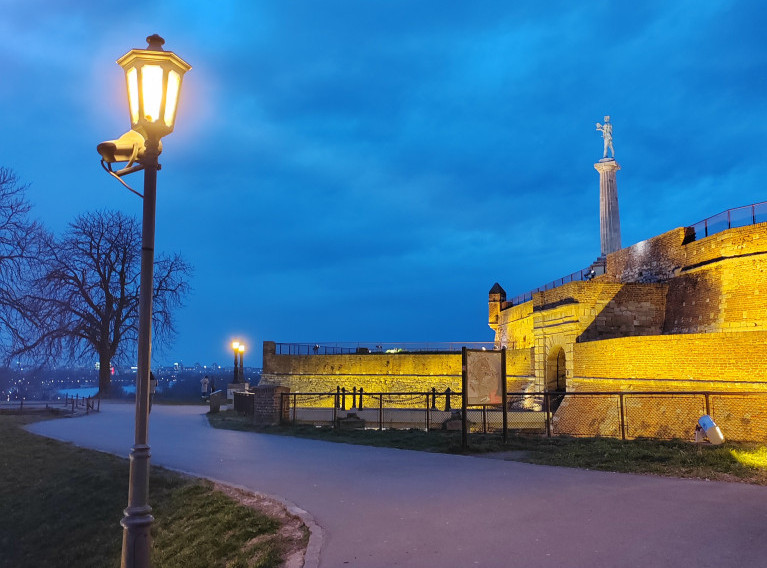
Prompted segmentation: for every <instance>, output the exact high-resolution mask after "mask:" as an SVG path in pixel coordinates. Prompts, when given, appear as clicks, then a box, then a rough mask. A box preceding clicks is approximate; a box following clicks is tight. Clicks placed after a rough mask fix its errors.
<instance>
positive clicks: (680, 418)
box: [281, 387, 767, 441]
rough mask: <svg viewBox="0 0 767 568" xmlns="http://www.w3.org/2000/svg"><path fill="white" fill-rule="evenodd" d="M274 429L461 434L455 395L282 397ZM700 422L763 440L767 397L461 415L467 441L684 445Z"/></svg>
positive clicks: (607, 397)
mask: <svg viewBox="0 0 767 568" xmlns="http://www.w3.org/2000/svg"><path fill="white" fill-rule="evenodd" d="M282 397H283V399H282V405H281V408H282V421H283V422H284V423H288V424H294V425H296V424H314V425H324V426H332V427H336V428H373V429H379V430H382V429H384V428H386V429H413V428H415V429H421V430H427V431H428V430H459V431H460V430H462V428H463V418H464V415H463V412H462V396H461V392H458V391H451V390H450V389H447V390H445V391H436V390H435V389H432V390H431V391H423V392H390V393H381V392H370V393H369V392H365V391H364V390H363V389H361V388H360V389H357V388H352V389H351V390H347V389H345V388H340V387H339V388H338V389H336V391H334V392H327V393H298V392H295V393H285V394H283V395H282ZM704 414H708V415H710V416H711V417H712V419H713V420H714V421H715V422H716V424H717V425H718V426H719V427H720V429H721V430H722V432H723V433H724V435H725V437H726V438H727V439H729V440H734V441H765V440H767V392H739V393H738V392H577V393H573V392H544V393H526V392H517V393H509V394H507V397H506V405H505V408H504V405H476V406H467V407H466V415H465V416H466V430H467V433H488V434H492V433H497V434H501V435H503V434H504V433H509V432H512V433H515V434H522V435H524V434H528V435H540V436H578V437H600V436H601V437H611V438H621V439H636V438H656V439H674V438H679V439H691V438H693V436H694V430H695V425H696V423H697V421H698V419H699V418H700V417H701V416H703V415H704Z"/></svg>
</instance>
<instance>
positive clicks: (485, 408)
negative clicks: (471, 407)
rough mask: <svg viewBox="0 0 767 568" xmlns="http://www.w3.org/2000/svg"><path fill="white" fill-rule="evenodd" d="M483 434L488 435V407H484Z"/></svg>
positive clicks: (484, 405)
mask: <svg viewBox="0 0 767 568" xmlns="http://www.w3.org/2000/svg"><path fill="white" fill-rule="evenodd" d="M482 433H483V434H487V405H486V404H483V405H482Z"/></svg>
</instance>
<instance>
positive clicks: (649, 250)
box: [597, 227, 689, 283]
mask: <svg viewBox="0 0 767 568" xmlns="http://www.w3.org/2000/svg"><path fill="white" fill-rule="evenodd" d="M687 232H688V230H687V229H685V228H683V227H679V228H677V229H674V230H672V231H668V232H667V233H663V234H662V235H658V236H656V237H652V238H651V239H647V240H646V241H641V242H639V243H636V244H635V245H632V246H630V247H626V248H624V249H621V250H619V251H616V252H614V253H612V254H609V255H607V266H606V269H605V275H604V276H600V277H598V278H597V280H602V279H605V280H608V281H613V282H640V283H642V282H647V283H649V282H662V281H664V280H667V279H669V278H671V277H673V276H674V274H675V272H676V270H678V269H679V268H681V267H682V266H685V265H686V263H687V262H686V255H687V251H686V249H685V247H684V244H683V243H684V242H685V236H686V235H687ZM688 239H689V237H688Z"/></svg>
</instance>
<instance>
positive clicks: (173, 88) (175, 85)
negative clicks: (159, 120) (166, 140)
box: [164, 71, 181, 127]
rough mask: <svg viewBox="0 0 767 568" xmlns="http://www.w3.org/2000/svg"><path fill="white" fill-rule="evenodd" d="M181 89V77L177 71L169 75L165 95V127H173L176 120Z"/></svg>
mask: <svg viewBox="0 0 767 568" xmlns="http://www.w3.org/2000/svg"><path fill="white" fill-rule="evenodd" d="M180 89H181V75H179V74H178V73H177V72H176V71H171V72H170V73H168V90H167V92H166V94H165V117H164V119H165V126H168V127H172V126H173V121H174V120H175V119H176V106H177V105H178V92H179V90H180Z"/></svg>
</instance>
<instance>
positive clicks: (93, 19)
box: [0, 0, 767, 365]
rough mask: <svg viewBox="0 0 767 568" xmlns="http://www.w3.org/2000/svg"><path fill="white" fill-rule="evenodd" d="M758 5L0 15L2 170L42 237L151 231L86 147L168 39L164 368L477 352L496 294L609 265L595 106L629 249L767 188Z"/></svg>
mask: <svg viewBox="0 0 767 568" xmlns="http://www.w3.org/2000/svg"><path fill="white" fill-rule="evenodd" d="M766 15H767V6H765V4H764V3H762V2H758V1H753V2H747V1H744V2H737V1H728V0H705V1H701V0H646V1H644V0H643V1H641V2H622V1H607V0H605V1H589V0H583V1H581V2H573V1H564V0H553V1H551V0H550V1H548V2H540V1H532V0H530V1H528V0H520V1H514V2H511V1H508V0H492V1H491V0H474V1H472V2H458V1H445V0H385V1H384V0H323V1H321V2H320V1H317V0H302V1H299V0H259V1H253V0H251V1H231V0H219V1H217V2H210V1H200V0H183V1H175V0H174V1H165V0H163V1H151V2H150V1H141V0H138V1H134V2H130V3H127V4H126V3H125V2H116V1H113V0H103V1H101V2H86V1H82V0H81V1H74V0H55V1H54V0H44V1H43V0H0V109H2V110H1V111H0V112H2V120H1V121H0V125H1V126H0V128H1V129H2V130H1V132H2V136H0V165H2V166H5V167H9V168H12V169H14V170H15V171H16V173H17V174H18V176H19V177H20V178H21V179H22V180H23V181H24V182H26V183H29V184H30V190H29V199H30V200H31V201H32V202H33V204H34V206H35V209H34V211H35V215H36V216H37V217H38V218H39V219H41V220H42V221H43V222H44V223H45V224H46V225H47V226H48V227H49V228H50V229H51V230H53V231H55V232H57V233H60V232H61V231H63V230H64V229H65V228H66V225H67V223H68V222H70V221H71V220H72V219H73V218H74V217H75V215H77V214H78V213H81V212H83V211H86V210H94V209H103V208H115V209H119V210H121V211H123V212H125V213H129V214H133V215H136V216H140V214H141V202H140V200H139V199H138V198H137V197H135V196H133V195H132V194H130V193H129V192H128V191H127V190H125V189H123V188H122V187H121V186H120V185H119V184H118V183H117V182H116V181H114V180H113V179H111V178H110V177H109V176H107V175H106V174H105V173H104V172H103V171H102V170H101V167H100V165H99V160H98V155H97V153H96V150H95V148H96V145H97V144H98V143H99V142H101V141H103V140H106V139H110V138H116V137H117V136H119V135H120V134H122V133H123V132H124V131H125V130H127V128H128V127H129V122H128V110H127V103H126V96H125V93H124V86H123V76H122V71H121V70H120V68H119V67H118V66H117V64H116V63H115V60H116V59H117V58H118V57H120V56H121V55H123V54H124V53H125V52H126V51H128V50H129V49H131V48H134V47H138V48H144V47H146V41H145V39H144V38H145V37H146V36H148V35H150V34H153V33H158V34H160V35H162V36H163V37H164V38H165V39H166V44H165V47H166V49H168V50H172V51H174V52H175V53H177V54H178V55H179V56H181V57H182V58H184V59H185V60H186V61H188V62H189V63H190V64H191V65H192V66H193V69H192V71H190V72H189V73H188V74H187V76H186V78H185V80H184V87H183V91H182V94H181V104H180V110H179V114H178V121H177V127H176V131H175V132H174V133H173V134H171V135H170V136H168V137H167V138H166V139H165V140H164V153H163V154H162V156H161V157H160V161H161V163H162V165H163V169H162V171H161V172H160V174H159V178H158V204H157V240H156V246H157V250H158V251H166V252H171V251H178V252H181V253H182V254H183V255H184V257H185V258H186V259H187V260H188V261H189V262H190V263H191V264H193V265H194V267H195V274H194V277H193V280H192V286H193V293H192V294H191V295H190V296H189V297H188V300H187V304H186V307H185V308H183V309H182V310H181V311H180V312H179V314H178V320H177V323H178V336H177V338H176V341H175V343H174V344H173V345H172V346H171V347H169V348H167V349H166V350H165V351H164V352H162V353H156V359H157V360H158V361H160V362H173V361H183V362H184V364H187V365H190V364H194V363H195V362H200V363H202V364H210V363H212V362H214V361H215V362H219V363H222V364H231V363H230V351H229V348H228V343H229V341H230V339H231V338H233V337H235V336H237V337H240V338H243V339H244V341H245V342H247V343H248V345H249V346H254V345H255V346H257V347H256V349H258V350H259V351H260V343H261V341H263V340H265V339H266V340H273V341H278V342H308V343H315V342H329V341H365V342H395V341H402V342H406V341H487V340H491V339H492V333H491V330H490V329H489V328H488V326H487V293H488V290H489V289H490V288H491V286H492V285H493V283H494V282H496V281H497V282H499V283H500V284H501V285H502V286H503V287H504V288H505V289H506V291H507V293H508V294H509V296H514V295H516V294H519V293H523V292H526V291H528V290H529V289H531V288H534V287H536V286H538V285H541V284H544V283H545V282H548V281H550V280H553V279H555V278H558V277H560V276H563V275H565V274H568V273H570V272H573V271H575V270H578V269H581V268H584V267H586V266H588V265H589V264H590V263H591V262H592V261H593V260H594V259H595V258H596V257H597V256H598V255H599V211H598V209H599V208H598V196H599V183H598V174H597V172H596V171H595V170H594V167H593V164H594V162H596V161H597V160H598V159H599V158H601V157H602V140H601V137H600V133H599V132H597V131H596V129H595V123H596V122H597V121H599V122H602V118H603V116H604V115H605V114H610V115H611V116H612V122H613V124H614V141H615V149H616V157H617V160H618V162H619V163H620V164H621V166H622V170H621V171H620V172H619V173H618V195H619V203H620V211H621V226H622V236H623V244H624V245H630V244H633V243H636V242H638V241H641V240H644V239H646V238H648V237H651V236H654V235H656V234H659V233H662V232H665V231H667V230H670V229H673V228H675V227H679V226H683V225H690V224H692V223H695V222H697V221H699V220H701V219H703V218H705V217H708V216H710V215H713V214H715V213H718V212H720V211H722V210H725V209H728V208H731V207H735V206H739V205H745V204H750V203H754V202H760V201H764V200H765V199H767V197H766V196H765V179H767V158H766V156H767V151H766V150H767V34H766V33H765V28H767V18H766V17H765V16H766ZM141 180H142V177H141V174H134V175H133V176H131V178H129V181H130V182H131V183H132V184H134V185H137V186H139V187H140V186H141ZM249 353H250V357H248V356H246V363H248V364H254V363H256V364H260V355H259V356H257V357H254V355H255V354H254V351H250V352H249Z"/></svg>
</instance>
